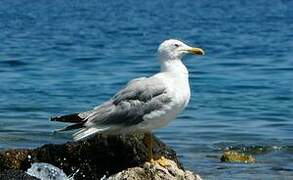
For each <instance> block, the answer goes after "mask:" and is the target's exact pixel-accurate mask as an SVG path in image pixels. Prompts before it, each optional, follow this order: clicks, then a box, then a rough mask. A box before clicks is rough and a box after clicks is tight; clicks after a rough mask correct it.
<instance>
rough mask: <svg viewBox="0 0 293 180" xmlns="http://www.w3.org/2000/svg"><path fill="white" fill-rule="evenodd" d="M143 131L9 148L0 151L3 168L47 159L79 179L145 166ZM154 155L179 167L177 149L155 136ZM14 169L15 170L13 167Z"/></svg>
mask: <svg viewBox="0 0 293 180" xmlns="http://www.w3.org/2000/svg"><path fill="white" fill-rule="evenodd" d="M143 139H144V135H143V134H134V135H127V136H113V135H112V136H111V135H109V136H108V135H107V136H106V135H97V136H94V137H92V138H90V139H87V140H84V141H79V142H67V143H65V144H59V145H58V144H57V145H56V144H48V145H44V146H42V147H39V148H36V149H16V150H7V151H4V152H1V153H0V172H2V173H3V172H5V171H7V170H9V171H10V170H16V171H15V172H17V171H19V170H21V171H26V170H27V169H28V168H30V166H31V164H32V163H34V162H45V163H49V164H52V165H54V166H56V167H59V168H60V169H62V170H63V171H64V172H65V173H66V174H67V175H71V174H73V173H74V172H76V171H77V170H78V169H79V172H78V173H77V174H76V175H75V178H74V179H76V180H78V179H100V178H101V177H103V176H104V175H106V176H109V175H112V174H115V173H118V172H120V171H122V170H125V169H127V168H131V167H136V166H142V165H144V163H145V162H146V159H147V156H146V155H147V149H146V145H145V144H144V141H143ZM153 152H154V157H155V158H159V157H161V156H164V157H166V158H168V159H171V160H173V161H174V162H175V163H176V164H177V165H178V167H179V168H180V169H183V167H182V165H181V164H180V163H179V161H178V159H177V157H176V153H175V151H174V150H172V149H171V148H169V147H168V146H166V145H165V144H164V143H163V142H162V141H160V140H159V139H157V138H156V137H155V136H153ZM10 172H12V171H10Z"/></svg>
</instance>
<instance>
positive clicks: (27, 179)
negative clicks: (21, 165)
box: [0, 169, 37, 180]
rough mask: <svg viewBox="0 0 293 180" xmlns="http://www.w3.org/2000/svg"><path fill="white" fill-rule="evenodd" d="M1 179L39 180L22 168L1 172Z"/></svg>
mask: <svg viewBox="0 0 293 180" xmlns="http://www.w3.org/2000/svg"><path fill="white" fill-rule="evenodd" d="M0 179H3V180H4V179H5V180H37V178H34V177H31V176H29V175H28V174H26V173H25V172H24V171H21V170H12V169H10V170H5V171H2V172H0Z"/></svg>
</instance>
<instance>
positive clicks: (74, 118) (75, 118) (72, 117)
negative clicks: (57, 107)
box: [50, 113, 84, 123]
mask: <svg viewBox="0 0 293 180" xmlns="http://www.w3.org/2000/svg"><path fill="white" fill-rule="evenodd" d="M50 121H59V122H68V123H81V122H83V121H84V119H83V118H81V117H79V115H78V113H74V114H68V115H64V116H53V117H51V118H50Z"/></svg>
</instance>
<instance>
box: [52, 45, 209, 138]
mask: <svg viewBox="0 0 293 180" xmlns="http://www.w3.org/2000/svg"><path fill="white" fill-rule="evenodd" d="M187 53H191V54H197V55H203V54H204V52H203V50H202V49H199V48H192V47H190V46H188V45H186V44H184V43H182V42H181V41H178V40H173V39H171V40H166V41H164V42H163V43H162V44H161V45H160V46H159V48H158V56H159V61H160V64H161V70H160V72H159V73H157V74H155V75H153V76H150V77H148V78H145V77H143V78H137V79H134V80H132V81H130V82H129V83H128V84H127V85H126V87H125V88H123V89H122V90H120V91H119V92H118V93H117V94H116V95H115V96H113V97H112V98H111V99H110V100H109V101H107V102H105V103H103V104H102V105H100V106H97V107H95V108H94V109H93V110H90V111H87V112H82V113H76V114H73V115H66V116H60V117H55V118H52V120H56V121H63V122H74V123H77V124H74V125H71V126H69V127H66V128H65V129H63V130H71V129H76V128H81V129H80V130H79V131H78V132H76V133H75V134H74V139H75V140H80V139H83V138H86V137H88V136H90V135H93V134H95V133H98V132H104V133H128V132H132V131H151V130H153V129H156V128H161V127H164V126H166V125H167V124H168V123H169V122H170V121H172V120H174V119H175V118H176V117H177V115H178V114H179V113H180V112H181V111H182V110H183V109H184V108H185V107H186V106H187V104H188V102H189V99H190V86H189V79H188V70H187V68H186V67H185V65H184V64H183V63H182V57H183V56H184V55H185V54H187Z"/></svg>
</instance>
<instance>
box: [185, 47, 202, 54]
mask: <svg viewBox="0 0 293 180" xmlns="http://www.w3.org/2000/svg"><path fill="white" fill-rule="evenodd" d="M187 51H188V52H189V53H191V54H193V55H204V54H205V53H204V51H203V50H202V49H200V48H190V49H188V50H187Z"/></svg>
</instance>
